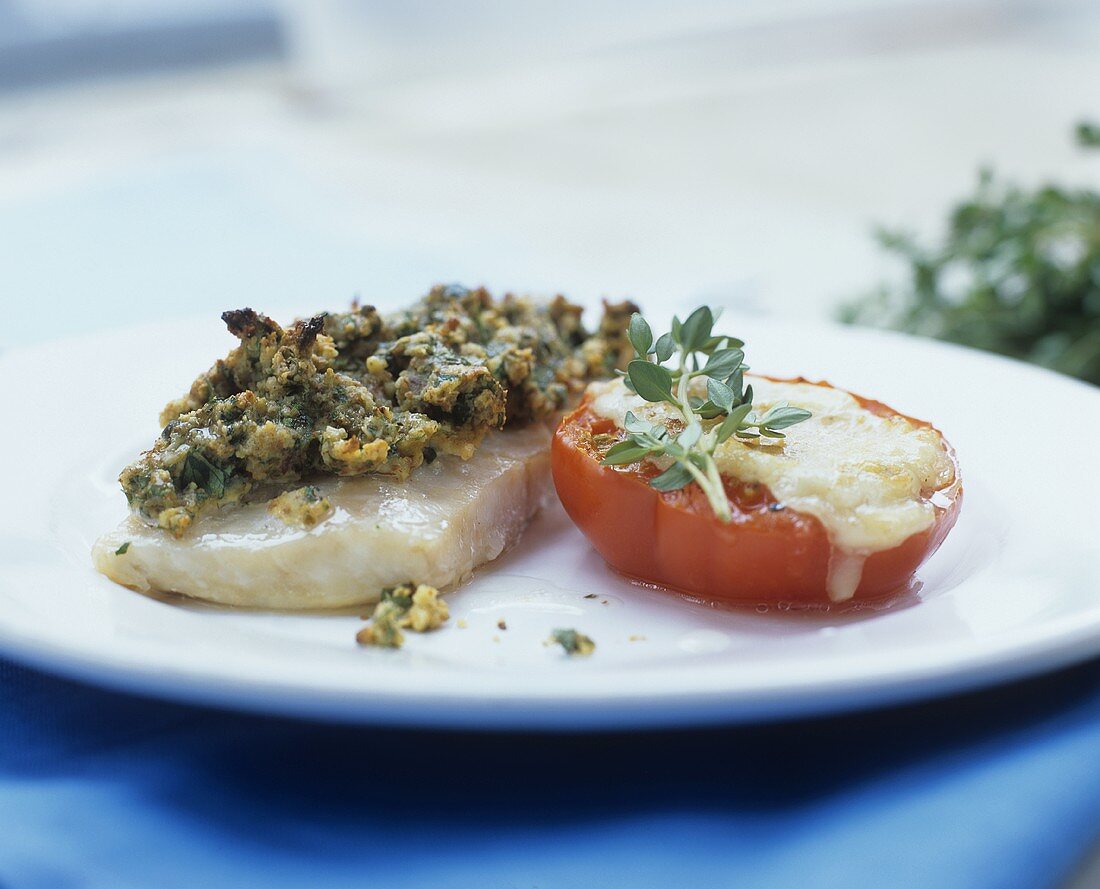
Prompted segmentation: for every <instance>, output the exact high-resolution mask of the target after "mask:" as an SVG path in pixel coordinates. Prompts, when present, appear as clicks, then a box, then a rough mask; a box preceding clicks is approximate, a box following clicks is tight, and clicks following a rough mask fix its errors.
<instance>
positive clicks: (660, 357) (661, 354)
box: [654, 333, 676, 364]
mask: <svg viewBox="0 0 1100 889" xmlns="http://www.w3.org/2000/svg"><path fill="white" fill-rule="evenodd" d="M654 351H655V352H656V353H657V361H658V362H660V363H662V364H663V363H664V362H666V361H668V359H669V358H671V357H672V353H673V352H675V351H676V343H674V342H673V340H672V334H671V333H662V334H661V335H660V336H659V337H657V345H656V346H654Z"/></svg>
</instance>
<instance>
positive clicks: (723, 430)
mask: <svg viewBox="0 0 1100 889" xmlns="http://www.w3.org/2000/svg"><path fill="white" fill-rule="evenodd" d="M751 410H752V404H751V403H749V402H746V403H745V404H741V405H738V406H737V407H735V408H734V409H733V410H731V411H730V412H729V413H728V414H727V415H726V419H724V420H723V421H722V425H721V426H719V427H718V444H721V443H722V442H724V441H725V440H726V439H727V438H729V437H730V436H731V435H733V433H735V432H736V431H737V428H738V427H739V426H740V425H741V424H742V423H744V422H745V417H747V416H748V415H749V411H751Z"/></svg>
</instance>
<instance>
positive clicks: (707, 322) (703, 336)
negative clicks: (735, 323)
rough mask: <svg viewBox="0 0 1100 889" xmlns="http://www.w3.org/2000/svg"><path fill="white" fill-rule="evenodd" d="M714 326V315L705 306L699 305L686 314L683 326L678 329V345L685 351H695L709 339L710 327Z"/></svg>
mask: <svg viewBox="0 0 1100 889" xmlns="http://www.w3.org/2000/svg"><path fill="white" fill-rule="evenodd" d="M713 327H714V316H713V315H712V314H711V311H710V309H709V308H708V307H707V306H699V308H697V309H696V310H695V311H694V312H692V313H691V314H690V315H688V317H687V320H686V321H685V322H684V326H683V328H682V329H681V331H680V345H681V346H683V347H684V351H686V352H695V351H697V350H699V349H700V348H702V346H703V344H704V343H706V341H707V340H708V339H710V331H711V328H713Z"/></svg>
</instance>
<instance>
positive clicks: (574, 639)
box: [547, 597, 596, 657]
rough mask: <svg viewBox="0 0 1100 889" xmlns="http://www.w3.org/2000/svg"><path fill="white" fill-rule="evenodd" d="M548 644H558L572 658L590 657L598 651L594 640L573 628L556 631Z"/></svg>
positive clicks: (551, 635)
mask: <svg viewBox="0 0 1100 889" xmlns="http://www.w3.org/2000/svg"><path fill="white" fill-rule="evenodd" d="M586 598H587V597H586ZM593 598H595V597H593ZM547 642H551V643H553V642H556V643H557V644H558V645H560V646H561V647H562V649H563V650H564V651H565V653H566V654H567V655H569V656H570V657H588V656H589V655H590V654H592V652H594V651H595V650H596V643H595V642H593V641H592V639H590V638H589V637H588V636H586V635H584V633H580V632H578V631H577V630H574V629H572V628H569V629H564V628H559V629H556V630H554V631H553V632H552V633H551V634H550V638H549V639H548V640H547Z"/></svg>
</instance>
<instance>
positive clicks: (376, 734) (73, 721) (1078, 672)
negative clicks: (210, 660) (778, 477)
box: [0, 661, 1100, 889]
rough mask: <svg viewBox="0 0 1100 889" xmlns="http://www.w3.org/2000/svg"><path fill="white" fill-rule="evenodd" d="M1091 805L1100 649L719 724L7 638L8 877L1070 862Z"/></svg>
mask: <svg viewBox="0 0 1100 889" xmlns="http://www.w3.org/2000/svg"><path fill="white" fill-rule="evenodd" d="M1098 828H1100V664H1096V663H1092V664H1088V665H1085V666H1083V667H1078V668H1075V669H1073V670H1069V671H1064V672H1062V673H1059V674H1056V675H1053V676H1049V677H1045V678H1042V679H1038V680H1032V681H1029V682H1025V683H1021V684H1016V685H1012V686H1009V687H1006V688H1002V689H999V690H996V691H992V692H987V693H982V694H974V695H968V696H966V697H961V698H955V699H952V700H949V701H945V702H938V703H929V704H922V705H917V706H909V707H905V708H900V709H894V710H888V711H882V712H878V713H873V714H862V715H855V716H848V717H839V718H829V719H818V720H813V721H805V722H797V723H790V724H786V725H770V726H762V727H750V728H736V729H723V730H714V729H711V730H706V731H682V732H660V733H640V732H639V733H623V734H602V735H573V736H569V735H559V736H553V735H541V736H538V735H522V734H496V735H489V734H476V733H467V734H458V733H439V732H424V733H420V732H411V731H395V730H382V729H369V728H344V727H337V726H321V725H315V724H309V723H299V722H293V721H286V720H277V719H264V718H260V717H254V716H244V715H236V714H231V713H222V712H217V711H212V710H204V709H201V708H193V707H185V706H179V705H173V704H166V703H160V702H155V701H147V700H141V699H138V698H133V697H129V696H124V695H116V694H113V693H109V692H104V691H99V690H95V689H91V688H86V687H83V686H80V685H76V684H72V683H69V682H65V681H62V680H58V679H53V678H50V677H48V676H45V675H42V674H40V673H36V672H32V671H28V670H24V669H22V668H19V667H15V666H13V665H11V664H7V663H5V662H3V661H0V886H2V887H4V889H23V887H69V886H89V887H101V886H102V887H112V889H116V887H131V886H133V887H142V889H146V887H158V889H168V887H188V889H190V887H197V886H203V887H220V886H227V887H229V886H232V887H241V886H263V887H266V889H278V887H306V886H309V887H322V886H323V887H328V886H339V887H344V886H348V887H351V886H355V887H375V886H376V887H384V889H400V887H417V889H421V887H442V889H462V887H470V889H495V887H519V889H526V887H538V889H554V887H601V889H610V887H620V886H622V887H631V889H639V887H650V886H659V887H692V889H695V887H712V886H714V887H725V886H729V887H803V886H844V887H856V889H858V887H874V889H880V887H884V886H906V887H908V886H912V887H922V889H923V887H939V889H951V887H966V889H987V887H989V889H992V887H1005V889H1027V887H1040V886H1041V887H1046V886H1056V885H1059V884H1062V883H1063V881H1065V880H1066V879H1067V878H1069V876H1070V875H1071V874H1072V873H1073V872H1074V869H1075V868H1076V867H1077V866H1078V863H1079V862H1080V860H1081V858H1082V856H1083V855H1085V854H1087V853H1088V851H1089V849H1090V846H1091V844H1092V842H1093V840H1094V838H1095V834H1096V832H1097V829H1098Z"/></svg>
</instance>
